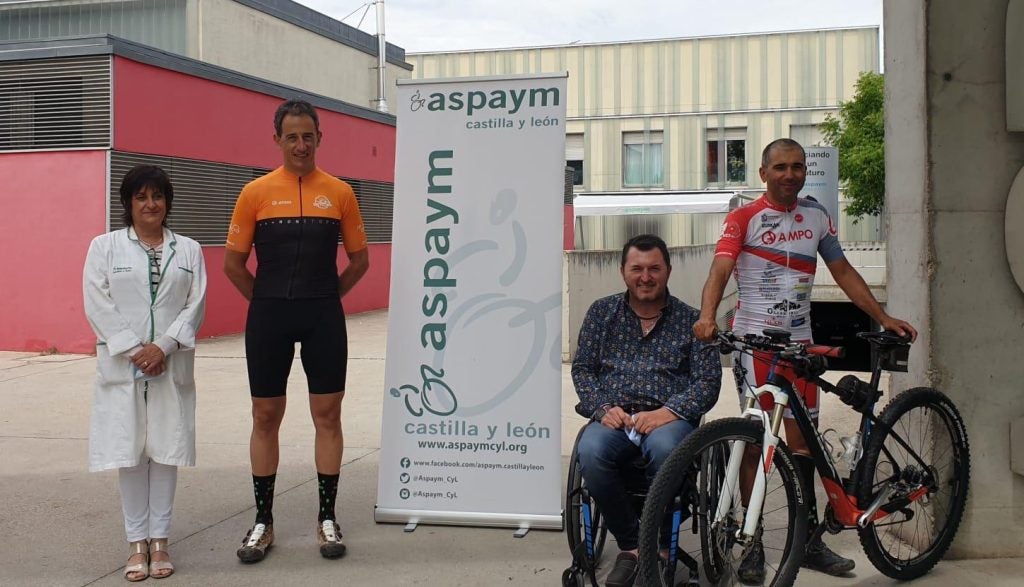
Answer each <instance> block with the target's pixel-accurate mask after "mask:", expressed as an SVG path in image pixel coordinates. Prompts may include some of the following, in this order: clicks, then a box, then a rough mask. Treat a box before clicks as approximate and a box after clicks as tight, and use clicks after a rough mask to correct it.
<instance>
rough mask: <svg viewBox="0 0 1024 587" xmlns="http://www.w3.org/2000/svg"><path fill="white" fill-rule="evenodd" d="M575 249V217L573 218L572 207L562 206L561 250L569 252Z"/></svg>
mask: <svg viewBox="0 0 1024 587" xmlns="http://www.w3.org/2000/svg"><path fill="white" fill-rule="evenodd" d="M575 248H576V217H575V216H573V210H572V205H571V204H570V205H568V206H562V249H564V250H566V251H571V250H573V249H575Z"/></svg>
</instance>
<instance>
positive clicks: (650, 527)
mask: <svg viewBox="0 0 1024 587" xmlns="http://www.w3.org/2000/svg"><path fill="white" fill-rule="evenodd" d="M763 442H764V428H763V426H762V425H761V423H760V422H755V421H751V420H745V419H743V418H725V419H721V420H716V421H714V422H711V423H708V424H705V425H703V426H701V427H700V428H698V429H697V431H695V432H694V433H693V434H691V435H690V436H689V437H688V438H687V439H686V441H684V442H683V443H682V444H680V445H679V446H678V447H676V449H675V450H674V451H673V452H672V454H671V455H669V457H668V459H667V460H666V461H665V463H664V464H663V465H662V467H661V469H660V470H659V471H658V475H657V476H656V477H655V478H654V482H653V483H652V484H651V489H650V492H649V493H648V495H647V500H646V501H645V503H644V510H643V515H642V516H641V521H640V579H641V582H640V584H641V585H663V584H664V581H663V579H662V569H661V566H660V565H659V564H658V561H659V552H660V551H661V550H662V548H663V547H664V545H661V544H660V543H659V535H660V534H663V524H664V520H665V518H666V512H668V511H670V509H671V508H673V507H677V506H676V505H675V504H677V503H681V504H683V508H684V510H685V511H687V512H688V513H689V514H690V515H692V516H693V518H694V520H692V521H691V524H690V525H691V526H695V528H696V534H697V536H691V534H693V532H685V531H684V529H680V531H679V548H680V549H681V550H682V551H683V552H686V553H688V554H689V555H690V556H692V557H693V558H694V559H696V560H698V561H699V562H700V566H701V569H702V571H703V574H704V577H703V578H704V579H706V580H707V581H710V582H711V584H729V585H732V584H739V583H740V582H741V579H740V575H739V569H740V566H741V563H743V561H744V560H745V559H747V557H751V556H753V557H756V556H757V554H756V552H755V551H756V550H757V549H761V550H763V552H764V565H763V568H764V585H771V586H784V585H792V584H793V581H794V580H795V578H796V574H797V572H798V571H799V568H800V561H801V560H802V558H803V544H804V539H805V537H806V536H807V502H806V501H805V498H804V496H805V495H806V493H805V491H806V490H805V489H804V488H803V485H802V484H801V481H800V478H799V476H798V475H797V472H796V468H795V467H794V464H793V457H792V456H791V455H790V453H789V450H788V449H787V448H786V445H785V444H784V443H782V442H780V443H779V444H778V446H777V447H776V449H775V453H774V456H773V457H772V465H773V466H772V471H771V474H770V476H769V477H768V479H767V486H766V488H765V501H764V506H763V507H762V510H761V523H760V524H759V527H758V530H757V532H756V537H755V539H754V540H740V539H738V538H737V535H738V531H739V530H740V529H741V528H742V524H743V519H744V518H743V516H744V515H745V507H744V505H743V501H744V500H743V498H742V495H741V494H742V493H743V492H741V491H740V489H739V488H740V486H742V485H744V483H743V482H742V481H739V480H738V481H737V482H736V483H733V484H730V483H729V482H728V481H727V479H726V468H727V465H728V463H729V460H730V458H731V457H732V455H733V454H734V451H738V450H741V448H740V447H741V446H745V447H749V449H743V450H744V453H748V452H749V453H752V454H754V456H755V458H753V459H752V460H750V459H749V457H748V460H747V461H746V462H744V463H743V464H742V465H741V469H742V470H744V471H745V473H744V474H742V475H741V479H746V478H749V479H751V480H752V479H753V476H754V470H755V469H756V467H758V465H759V463H758V459H757V458H756V455H757V454H760V450H761V444H762V443H763ZM744 453H738V454H739V455H740V456H742V455H743V454H744ZM747 473H749V474H747ZM677 498H678V500H677ZM717 511H723V512H726V515H725V516H724V518H723V519H721V520H717V521H716V519H715V518H716V512H717ZM693 522H695V524H694V523H693ZM744 566H745V567H747V568H749V566H750V565H749V562H748V564H747V565H744Z"/></svg>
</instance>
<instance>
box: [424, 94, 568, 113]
mask: <svg viewBox="0 0 1024 587" xmlns="http://www.w3.org/2000/svg"><path fill="white" fill-rule="evenodd" d="M560 101H561V93H560V92H559V89H558V88H529V89H528V88H520V89H508V90H491V91H489V92H485V91H482V90H469V91H466V92H461V91H457V92H447V93H445V92H433V93H431V94H428V95H426V96H424V95H422V94H421V93H420V91H419V90H416V93H414V94H413V95H412V96H410V97H409V110H410V111H412V112H416V111H418V110H422V109H426V110H427V111H428V112H444V111H446V110H452V111H462V110H465V111H466V116H472V115H473V113H474V112H477V111H489V112H484V115H487V114H499V113H500V114H515V113H517V112H519V111H520V110H521V109H522V108H524V107H529V108H538V107H539V108H547V107H553V106H558V105H559V103H560Z"/></svg>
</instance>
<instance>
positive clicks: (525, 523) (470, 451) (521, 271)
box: [374, 74, 566, 529]
mask: <svg viewBox="0 0 1024 587" xmlns="http://www.w3.org/2000/svg"><path fill="white" fill-rule="evenodd" d="M565 100H566V74H558V75H529V76H511V77H477V78H459V79H432V80H399V81H398V91H397V98H396V102H395V104H396V106H395V110H396V115H397V117H398V127H397V135H398V137H397V143H398V144H397V147H396V156H395V199H394V230H393V233H392V249H391V302H390V310H389V315H388V343H387V359H386V364H385V380H384V390H383V392H384V394H385V397H384V414H383V419H382V431H381V452H380V468H379V478H378V483H377V507H376V509H375V511H374V519H375V520H376V521H377V522H393V523H410V522H412V523H424V524H458V525H479V526H511V527H517V528H556V529H557V528H561V527H562V517H561V503H560V502H561V500H560V487H561V484H562V467H561V456H560V454H561V440H560V439H561V414H560V412H561V323H562V322H561V304H562V230H563V229H562V206H563V190H564V177H565V171H564V170H565Z"/></svg>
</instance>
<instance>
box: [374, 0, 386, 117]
mask: <svg viewBox="0 0 1024 587" xmlns="http://www.w3.org/2000/svg"><path fill="white" fill-rule="evenodd" d="M374 4H376V5H377V111H378V112H387V111H388V101H387V73H388V70H387V59H386V57H385V51H386V49H387V44H386V43H385V42H384V0H376V1H375V2H374Z"/></svg>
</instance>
